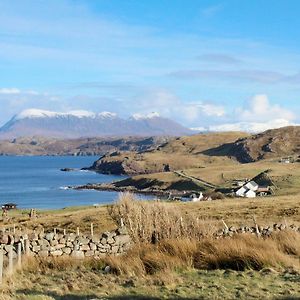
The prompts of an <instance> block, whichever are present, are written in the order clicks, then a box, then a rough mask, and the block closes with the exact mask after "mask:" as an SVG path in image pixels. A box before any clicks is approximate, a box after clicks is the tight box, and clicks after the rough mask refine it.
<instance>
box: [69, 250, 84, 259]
mask: <svg viewBox="0 0 300 300" xmlns="http://www.w3.org/2000/svg"><path fill="white" fill-rule="evenodd" d="M71 256H72V257H74V258H77V259H83V258H84V252H83V251H80V250H74V251H72V253H71Z"/></svg>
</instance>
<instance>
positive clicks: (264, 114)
mask: <svg viewBox="0 0 300 300" xmlns="http://www.w3.org/2000/svg"><path fill="white" fill-rule="evenodd" d="M221 116H225V115H221ZM229 118H230V120H232V122H228V119H229ZM226 119H227V122H224V123H219V124H217V125H214V124H212V125H208V126H200V127H196V128H193V129H194V130H196V131H244V132H262V131H265V130H268V129H274V128H280V127H285V126H299V124H297V122H296V116H295V114H294V113H293V112H291V111H289V110H288V109H286V108H284V107H282V106H280V105H278V104H272V103H271V102H270V100H269V98H268V96H267V95H264V94H260V95H256V96H254V97H253V98H251V99H250V100H249V101H247V102H246V104H245V105H244V107H239V108H237V109H235V110H234V112H233V113H232V114H231V115H228V116H226V118H224V121H225V120H226Z"/></svg>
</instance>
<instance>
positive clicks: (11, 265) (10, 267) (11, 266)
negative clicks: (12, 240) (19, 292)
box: [7, 245, 14, 275]
mask: <svg viewBox="0 0 300 300" xmlns="http://www.w3.org/2000/svg"><path fill="white" fill-rule="evenodd" d="M13 269H14V261H13V246H12V245H10V248H9V250H8V271H7V273H8V275H12V273H13Z"/></svg>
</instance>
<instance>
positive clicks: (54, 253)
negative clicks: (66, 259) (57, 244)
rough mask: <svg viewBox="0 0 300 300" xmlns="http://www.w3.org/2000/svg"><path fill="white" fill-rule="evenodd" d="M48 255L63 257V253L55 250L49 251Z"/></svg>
mask: <svg viewBox="0 0 300 300" xmlns="http://www.w3.org/2000/svg"><path fill="white" fill-rule="evenodd" d="M50 255H52V256H61V255H63V252H62V250H55V251H51V252H50Z"/></svg>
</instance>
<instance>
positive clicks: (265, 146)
mask: <svg viewBox="0 0 300 300" xmlns="http://www.w3.org/2000/svg"><path fill="white" fill-rule="evenodd" d="M203 153H204V154H207V155H209V156H228V157H234V158H236V159H237V160H238V161H239V162H241V163H249V162H254V161H259V160H263V159H274V158H281V157H284V156H295V157H297V156H299V155H300V126H289V127H283V128H279V129H272V130H267V131H265V132H263V133H260V134H256V135H252V136H248V137H245V138H242V139H239V140H237V141H235V142H234V143H226V144H223V145H221V146H218V147H215V148H212V149H208V150H205V151H204V152H203Z"/></svg>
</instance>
